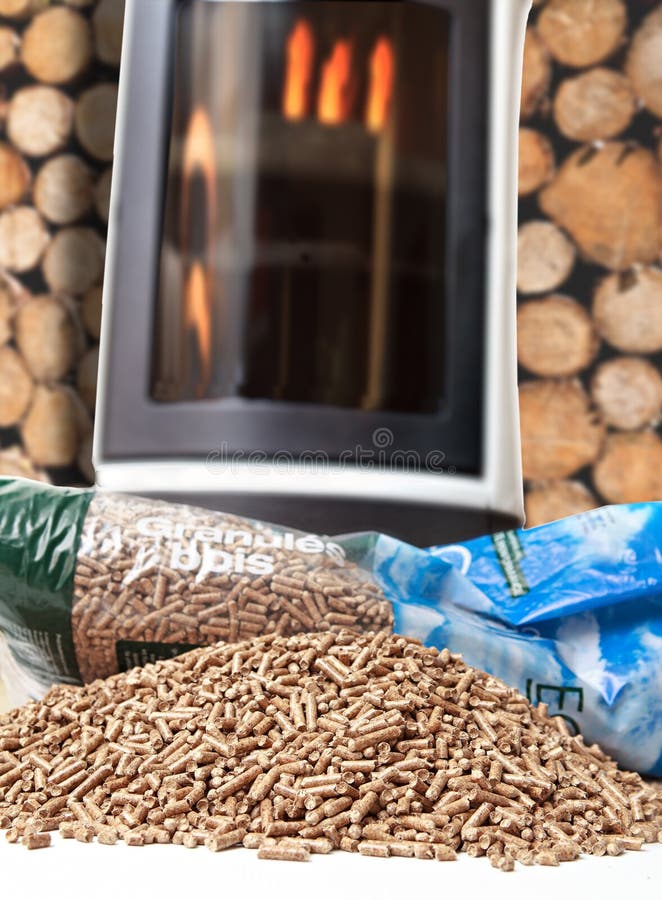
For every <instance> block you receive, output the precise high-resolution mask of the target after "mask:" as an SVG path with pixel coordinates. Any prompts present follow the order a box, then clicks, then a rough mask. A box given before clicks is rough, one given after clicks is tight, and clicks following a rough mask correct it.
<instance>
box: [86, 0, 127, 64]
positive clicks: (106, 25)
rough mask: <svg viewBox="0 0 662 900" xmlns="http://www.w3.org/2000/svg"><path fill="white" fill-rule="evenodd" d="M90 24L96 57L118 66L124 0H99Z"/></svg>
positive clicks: (120, 53)
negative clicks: (92, 28) (92, 29)
mask: <svg viewBox="0 0 662 900" xmlns="http://www.w3.org/2000/svg"><path fill="white" fill-rule="evenodd" d="M92 24H93V27H94V46H95V48H96V55H97V59H99V60H101V62H103V63H106V65H108V66H119V64H120V57H121V55H122V27H123V24H124V0H99V2H98V3H97V6H96V9H95V10H94V15H93V16H92Z"/></svg>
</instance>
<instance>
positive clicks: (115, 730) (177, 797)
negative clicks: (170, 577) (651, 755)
mask: <svg viewBox="0 0 662 900" xmlns="http://www.w3.org/2000/svg"><path fill="white" fill-rule="evenodd" d="M166 722H167V727H166V728H163V727H161V728H160V727H158V723H166ZM0 828H4V829H7V833H6V836H7V839H8V840H9V841H10V842H14V843H16V842H18V841H22V842H23V843H24V844H25V845H26V846H27V847H30V848H35V849H37V848H42V847H46V846H48V845H49V843H50V834H51V832H52V831H54V830H56V829H57V830H59V834H60V835H61V837H62V838H66V839H71V840H77V841H80V842H82V843H89V842H91V841H97V842H99V843H104V844H114V843H116V842H117V841H123V842H124V843H126V844H128V845H130V846H135V847H141V846H145V845H148V844H153V843H163V844H178V845H181V846H183V847H186V848H190V849H195V848H203V849H207V850H211V851H212V852H225V851H226V850H229V849H231V848H233V847H237V846H244V847H247V848H250V849H253V850H256V851H257V855H258V857H260V858H262V859H269V860H285V861H300V862H304V861H306V860H308V859H309V858H310V857H311V856H313V855H314V854H316V853H329V852H331V851H333V850H342V851H345V852H352V853H360V854H362V855H364V856H372V857H377V858H384V859H386V858H389V857H410V858H415V859H421V860H428V861H441V862H448V861H451V860H453V859H455V857H456V855H457V854H458V853H462V852H464V853H467V854H468V855H470V856H476V857H479V856H485V857H486V858H487V859H488V860H489V862H490V863H491V865H492V866H494V867H496V868H497V869H500V870H502V871H512V870H513V868H514V867H515V863H516V862H520V863H522V864H523V865H532V864H538V865H544V866H556V865H559V864H560V863H562V862H566V861H571V860H574V859H576V858H577V857H579V856H580V854H582V853H589V854H593V855H596V856H615V855H620V854H621V853H623V852H629V851H637V850H639V849H640V848H641V847H642V845H643V844H644V843H645V842H650V841H656V840H657V841H659V840H661V839H662V794H661V793H660V791H659V789H658V788H657V787H655V786H652V785H647V784H645V783H644V782H643V781H642V780H641V778H640V777H639V776H638V775H636V774H634V773H630V772H624V771H621V770H620V769H619V768H618V767H617V765H616V764H615V763H614V762H613V761H612V760H611V759H609V758H608V757H607V756H606V755H605V754H604V753H603V752H602V751H601V750H600V748H599V747H598V746H596V745H593V746H590V747H587V746H585V744H584V743H583V741H582V739H581V737H571V736H570V735H569V734H568V730H567V728H565V727H564V726H563V724H562V720H560V719H553V718H550V717H548V715H547V712H546V708H545V707H544V706H540V707H538V708H534V707H532V706H531V705H530V704H529V703H528V702H527V701H526V700H525V699H524V698H523V697H522V696H521V695H519V694H518V693H517V692H516V691H515V690H513V689H511V688H508V687H507V686H506V685H505V684H503V683H502V682H500V681H499V680H498V679H496V678H493V677H492V676H490V675H487V674H485V673H484V672H481V671H478V670H476V669H473V668H470V667H468V666H467V665H465V663H464V662H463V661H462V659H461V658H460V657H459V656H456V655H453V654H452V653H450V652H449V651H448V650H443V651H441V652H439V651H438V650H435V649H430V648H426V647H424V646H423V645H422V644H420V643H418V642H417V641H416V640H413V639H410V638H404V637H400V636H398V635H393V634H391V633H389V632H387V631H380V632H376V633H371V634H360V633H358V632H355V631H350V630H347V629H341V630H339V631H337V632H323V633H305V634H296V635H289V636H287V635H279V634H269V635H266V636H263V637H259V638H252V639H250V640H245V641H240V642H236V643H232V644H230V643H219V644H216V645H214V646H211V647H204V648H200V649H196V650H192V651H190V652H189V653H186V654H184V655H182V656H180V657H178V658H176V659H172V660H167V661H160V662H157V663H154V664H149V665H147V666H144V667H141V668H136V669H133V670H131V671H129V672H126V673H121V674H116V675H113V676H111V677H109V678H107V679H105V680H97V681H95V682H93V683H92V684H90V685H87V686H85V687H70V686H58V687H54V688H52V689H51V690H50V691H49V693H48V694H47V695H46V697H45V698H44V699H43V701H41V702H33V703H30V704H28V705H26V706H24V707H21V708H18V709H15V710H13V711H11V712H9V713H7V714H5V715H4V716H2V717H0Z"/></svg>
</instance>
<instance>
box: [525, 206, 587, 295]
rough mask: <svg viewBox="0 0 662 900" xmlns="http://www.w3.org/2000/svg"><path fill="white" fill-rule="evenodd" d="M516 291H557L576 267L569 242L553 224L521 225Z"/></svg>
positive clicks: (572, 247)
mask: <svg viewBox="0 0 662 900" xmlns="http://www.w3.org/2000/svg"><path fill="white" fill-rule="evenodd" d="M517 254H518V269H517V289H518V290H519V291H520V292H521V293H522V294H542V293H545V292H547V291H553V290H556V288H558V287H560V286H561V285H562V284H563V282H564V281H566V279H567V278H568V277H569V276H570V273H571V272H572V269H573V267H574V264H575V256H576V253H575V248H574V246H573V244H572V241H570V240H568V238H567V237H566V236H565V235H564V234H563V232H562V231H561V230H560V229H559V228H557V227H556V226H555V225H554V224H553V223H552V222H545V221H542V220H534V221H531V222H525V223H524V224H523V225H521V226H520V229H519V232H518V237H517Z"/></svg>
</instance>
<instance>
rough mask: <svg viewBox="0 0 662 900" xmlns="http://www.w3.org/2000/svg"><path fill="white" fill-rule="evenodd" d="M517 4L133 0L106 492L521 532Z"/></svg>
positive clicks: (308, 524)
mask: <svg viewBox="0 0 662 900" xmlns="http://www.w3.org/2000/svg"><path fill="white" fill-rule="evenodd" d="M528 7H529V2H528V0H427V2H421V0H416V2H414V0H390V2H356V0H343V2H337V0H284V2H279V0H268V2H262V0H256V2H253V0H251V2H246V0H233V2H227V0H129V2H128V5H127V11H126V25H125V43H124V51H123V60H122V72H121V79H120V102H119V110H118V123H117V138H116V159H115V169H114V179H113V190H112V200H111V221H110V237H109V244H108V255H107V268H106V281H105V293H104V315H103V326H102V329H103V335H102V363H101V378H100V397H99V414H98V419H97V432H96V437H95V456H96V460H95V461H96V466H97V477H98V481H99V484H100V485H101V486H102V487H108V488H112V489H116V490H130V491H137V492H140V493H142V494H150V495H157V496H162V497H169V498H173V499H174V498H176V499H186V500H189V501H193V502H197V503H199V504H201V505H208V506H216V507H218V508H222V509H225V510H228V511H234V512H239V513H243V514H247V515H253V516H255V517H259V518H263V519H267V520H274V521H278V522H284V523H287V524H290V525H293V526H298V527H300V528H303V529H306V530H315V531H320V532H326V533H332V532H338V531H344V532H346V531H354V530H361V529H366V528H368V529H376V530H382V531H387V532H391V533H395V534H397V535H399V536H402V537H404V538H407V539H409V540H412V541H415V542H418V543H427V542H429V543H431V542H435V543H440V542H442V541H449V540H454V539H460V538H465V537H468V536H471V535H475V534H478V533H481V532H485V531H489V530H494V529H496V528H500V527H505V526H510V525H513V524H515V523H519V521H520V519H521V513H522V500H521V477H520V451H519V434H518V416H517V405H516V362H515V289H514V268H515V228H516V157H517V149H516V148H517V143H516V138H517V118H518V108H519V104H518V101H519V87H520V71H521V59H522V43H523V33H524V26H525V19H526V12H527V10H528Z"/></svg>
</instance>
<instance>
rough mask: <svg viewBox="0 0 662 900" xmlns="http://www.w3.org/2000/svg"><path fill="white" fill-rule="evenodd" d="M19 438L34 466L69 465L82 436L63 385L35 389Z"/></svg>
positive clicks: (69, 393)
mask: <svg viewBox="0 0 662 900" xmlns="http://www.w3.org/2000/svg"><path fill="white" fill-rule="evenodd" d="M21 437H22V439H23V445H24V447H25V449H26V450H27V453H28V456H29V457H30V459H31V460H32V462H33V463H35V464H36V465H38V466H46V467H52V468H60V467H63V466H70V465H72V464H73V463H74V462H75V461H76V454H77V453H78V448H79V447H80V443H81V440H82V437H83V435H82V434H81V431H80V419H79V413H78V409H77V405H76V399H75V396H74V394H73V391H71V390H70V389H69V388H66V387H64V386H63V385H55V386H53V387H45V386H43V385H40V386H38V387H37V388H36V389H35V392H34V398H33V401H32V404H31V405H30V409H29V411H28V413H27V415H26V417H25V419H24V420H23V424H22V426H21Z"/></svg>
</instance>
